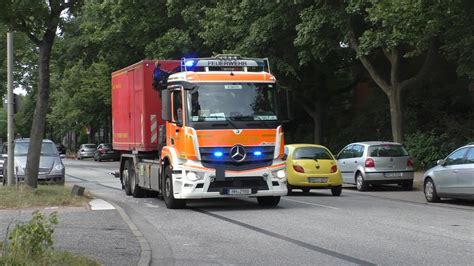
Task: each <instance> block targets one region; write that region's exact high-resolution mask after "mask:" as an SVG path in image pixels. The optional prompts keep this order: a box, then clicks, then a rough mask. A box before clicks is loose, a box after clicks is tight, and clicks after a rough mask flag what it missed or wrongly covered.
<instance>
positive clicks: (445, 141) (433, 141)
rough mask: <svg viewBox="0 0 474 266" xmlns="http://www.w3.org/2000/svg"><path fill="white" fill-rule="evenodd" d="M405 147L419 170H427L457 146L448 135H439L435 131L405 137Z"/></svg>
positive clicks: (418, 132)
mask: <svg viewBox="0 0 474 266" xmlns="http://www.w3.org/2000/svg"><path fill="white" fill-rule="evenodd" d="M403 144H404V146H405V148H406V149H407V150H408V153H409V154H410V155H411V156H412V157H413V159H414V164H415V165H414V166H415V169H417V170H426V169H428V168H430V167H432V166H434V165H435V164H436V161H437V160H439V159H442V158H444V157H446V156H447V155H448V153H449V152H450V151H452V150H453V149H454V148H455V147H456V145H455V143H453V142H452V141H451V140H450V138H449V137H448V136H447V134H441V135H437V134H436V133H435V132H434V131H429V132H420V131H417V132H415V133H413V134H408V135H406V136H405V141H404V143H403Z"/></svg>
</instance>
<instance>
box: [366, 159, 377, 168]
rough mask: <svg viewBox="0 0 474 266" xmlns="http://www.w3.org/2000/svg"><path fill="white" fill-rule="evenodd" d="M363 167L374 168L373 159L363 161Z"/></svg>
mask: <svg viewBox="0 0 474 266" xmlns="http://www.w3.org/2000/svg"><path fill="white" fill-rule="evenodd" d="M365 167H375V162H374V159H372V158H367V159H365Z"/></svg>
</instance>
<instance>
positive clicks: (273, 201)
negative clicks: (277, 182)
mask: <svg viewBox="0 0 474 266" xmlns="http://www.w3.org/2000/svg"><path fill="white" fill-rule="evenodd" d="M257 201H258V204H259V205H260V206H263V207H275V206H277V205H278V203H280V197H279V196H277V197H257Z"/></svg>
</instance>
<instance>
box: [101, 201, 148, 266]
mask: <svg viewBox="0 0 474 266" xmlns="http://www.w3.org/2000/svg"><path fill="white" fill-rule="evenodd" d="M107 202H109V203H110V204H112V205H113V206H114V207H115V208H116V209H117V211H118V212H119V214H120V216H122V219H123V221H124V222H125V223H127V225H128V227H129V228H130V230H132V233H133V235H134V236H135V237H136V238H137V240H138V243H139V244H140V249H141V252H140V259H139V260H138V265H139V266H149V265H150V263H151V248H150V244H149V243H148V241H147V240H146V238H145V237H144V236H143V234H142V232H140V230H138V228H137V226H136V225H135V224H134V223H133V222H132V220H131V219H130V217H129V216H128V214H127V213H126V212H125V211H124V210H123V209H122V207H120V206H118V205H117V204H116V203H114V202H110V201H107Z"/></svg>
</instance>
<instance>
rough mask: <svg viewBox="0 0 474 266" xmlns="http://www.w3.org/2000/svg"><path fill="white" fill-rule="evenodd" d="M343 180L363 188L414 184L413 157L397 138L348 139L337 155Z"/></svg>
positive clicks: (359, 188) (411, 185)
mask: <svg viewBox="0 0 474 266" xmlns="http://www.w3.org/2000/svg"><path fill="white" fill-rule="evenodd" d="M337 164H338V166H339V169H340V170H341V173H342V179H343V182H344V183H348V184H355V185H356V186H357V189H358V190H359V191H365V190H367V189H368V188H369V185H370V184H399V185H400V186H401V187H402V188H403V189H404V190H411V189H412V188H413V177H414V168H413V160H412V159H411V157H410V156H409V155H408V152H407V151H406V150H405V148H404V147H403V146H402V145H401V144H400V143H396V142H383V141H368V142H357V143H351V144H349V145H347V146H346V147H344V149H342V150H341V151H340V152H339V154H338V155H337Z"/></svg>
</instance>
